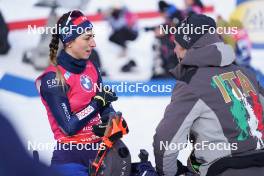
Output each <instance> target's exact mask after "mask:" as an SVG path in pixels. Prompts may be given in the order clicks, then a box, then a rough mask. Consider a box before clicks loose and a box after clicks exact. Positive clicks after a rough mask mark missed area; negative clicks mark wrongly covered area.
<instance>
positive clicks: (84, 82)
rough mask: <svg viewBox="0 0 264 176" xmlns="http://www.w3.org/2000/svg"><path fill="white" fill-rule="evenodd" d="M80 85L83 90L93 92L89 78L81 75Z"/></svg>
mask: <svg viewBox="0 0 264 176" xmlns="http://www.w3.org/2000/svg"><path fill="white" fill-rule="evenodd" d="M80 83H81V86H82V87H83V88H84V90H86V91H88V92H90V91H92V90H93V83H92V80H91V79H90V77H89V76H87V75H81V78H80Z"/></svg>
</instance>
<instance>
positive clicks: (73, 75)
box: [36, 10, 117, 176]
mask: <svg viewBox="0 0 264 176" xmlns="http://www.w3.org/2000/svg"><path fill="white" fill-rule="evenodd" d="M56 27H57V32H56V33H54V34H53V35H52V41H51V43H50V45H49V47H50V61H51V65H50V66H49V67H48V68H47V69H46V70H45V71H44V73H43V74H42V75H40V76H39V77H38V78H37V80H36V85H37V88H38V89H39V92H40V95H41V100H42V103H43V105H44V106H45V108H46V111H47V115H48V119H49V122H50V126H51V130H52V132H53V134H54V138H55V140H56V141H57V147H56V148H55V150H54V152H53V156H52V160H51V167H53V168H55V169H56V170H58V171H59V172H61V173H62V174H63V175H65V176H66V175H67V176H77V175H78V176H84V175H85V176H87V174H88V167H89V164H90V163H91V162H92V161H93V160H94V158H95V156H96V153H97V150H98V148H99V147H100V145H99V144H100V141H101V138H100V137H98V136H97V135H95V134H94V131H93V126H94V125H98V124H100V123H101V120H102V118H103V117H107V114H109V113H110V112H115V111H114V109H113V107H112V106H111V102H113V101H115V100H117V97H116V95H115V93H114V92H111V91H106V90H104V89H98V86H100V85H101V84H102V80H101V76H100V72H99V69H98V66H97V65H96V64H95V63H93V62H92V60H90V59H89V56H90V54H91V52H92V50H93V48H94V47H96V43H95V40H94V33H93V30H92V29H93V25H92V24H91V22H90V21H89V20H88V19H87V17H86V16H84V15H83V14H82V13H81V12H80V11H77V10H75V11H70V12H68V13H66V14H64V15H62V17H61V18H60V19H59V20H58V22H57V26H56ZM59 40H60V41H61V42H62V44H63V47H64V48H63V49H62V51H61V52H60V53H59V54H58V56H57V50H58V46H59ZM96 85H97V86H96ZM99 90H100V91H99ZM79 144H83V145H79ZM96 144H98V145H96Z"/></svg>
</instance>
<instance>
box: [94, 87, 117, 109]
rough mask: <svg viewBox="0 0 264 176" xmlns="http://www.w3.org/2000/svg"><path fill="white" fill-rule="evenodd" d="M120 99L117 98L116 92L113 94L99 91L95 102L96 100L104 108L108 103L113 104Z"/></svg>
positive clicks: (109, 91) (107, 91)
mask: <svg viewBox="0 0 264 176" xmlns="http://www.w3.org/2000/svg"><path fill="white" fill-rule="evenodd" d="M117 99H118V97H117V96H116V93H115V92H112V91H111V90H102V91H99V92H98V93H97V94H96V95H95V96H94V100H96V101H97V102H98V103H99V105H100V106H101V107H104V106H105V105H107V104H108V103H111V102H113V101H116V100H117Z"/></svg>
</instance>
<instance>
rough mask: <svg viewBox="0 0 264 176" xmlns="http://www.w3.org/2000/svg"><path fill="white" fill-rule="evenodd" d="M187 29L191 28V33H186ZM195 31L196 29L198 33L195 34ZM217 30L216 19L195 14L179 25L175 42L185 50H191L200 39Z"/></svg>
mask: <svg viewBox="0 0 264 176" xmlns="http://www.w3.org/2000/svg"><path fill="white" fill-rule="evenodd" d="M202 27H203V28H204V30H202ZM184 28H185V30H184ZM186 28H189V31H187V32H186ZM209 28H210V30H209ZM212 28H214V29H212ZM191 29H192V30H191ZM194 29H196V30H197V32H195V30H194ZM215 29H216V23H215V21H214V19H212V18H211V17H209V16H206V15H201V14H193V15H191V16H189V17H188V18H186V19H185V20H183V21H181V22H180V23H179V24H178V25H177V32H176V33H175V40H176V41H177V42H178V43H179V44H180V45H181V46H182V47H183V48H186V49H189V48H191V46H192V45H193V44H194V43H195V42H196V41H197V40H198V39H199V38H201V37H202V36H203V35H205V34H206V33H208V32H209V31H210V32H215V31H216V30H215Z"/></svg>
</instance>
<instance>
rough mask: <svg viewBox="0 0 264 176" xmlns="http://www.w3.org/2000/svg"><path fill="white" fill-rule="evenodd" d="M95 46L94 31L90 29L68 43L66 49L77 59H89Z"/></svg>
mask: <svg viewBox="0 0 264 176" xmlns="http://www.w3.org/2000/svg"><path fill="white" fill-rule="evenodd" d="M94 47H96V43H95V41H94V33H93V31H92V30H90V31H87V32H85V33H83V34H82V35H80V36H79V37H77V38H76V39H75V40H73V41H71V42H69V43H68V44H66V48H65V50H66V51H67V52H68V53H69V54H70V55H72V56H73V57H74V58H76V59H88V58H89V56H90V55H91V52H92V50H93V48H94Z"/></svg>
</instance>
